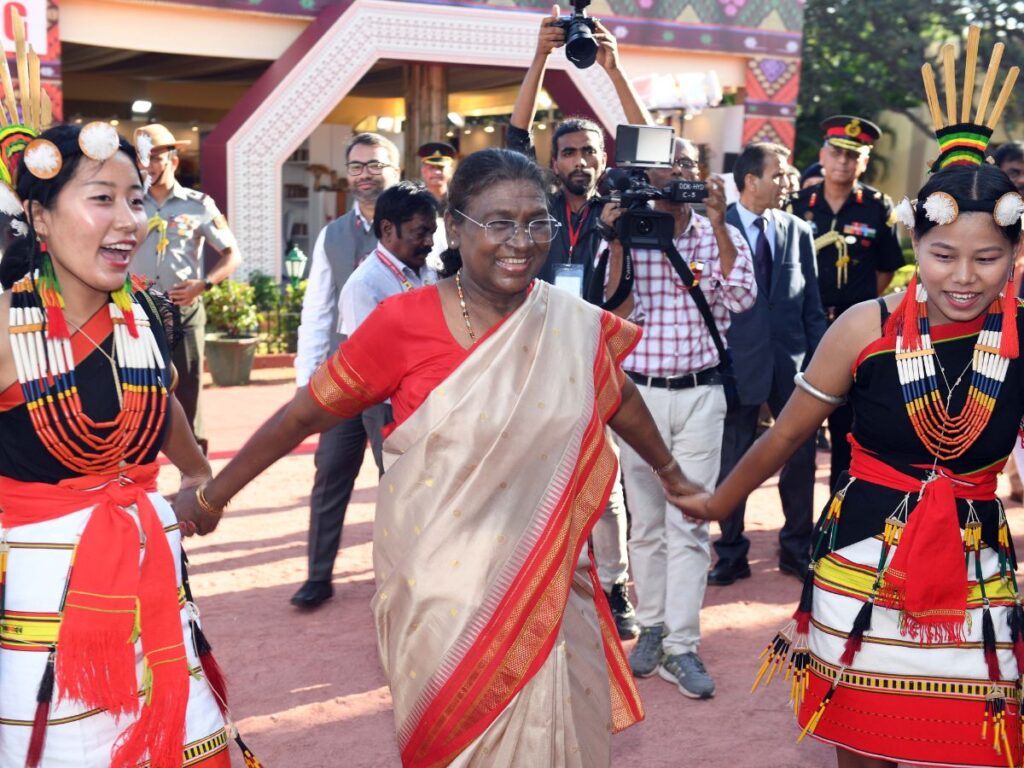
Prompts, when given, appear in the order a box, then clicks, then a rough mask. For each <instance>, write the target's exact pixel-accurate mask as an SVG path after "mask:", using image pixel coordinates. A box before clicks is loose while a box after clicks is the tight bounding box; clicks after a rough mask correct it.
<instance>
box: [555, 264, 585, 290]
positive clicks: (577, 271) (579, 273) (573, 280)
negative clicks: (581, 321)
mask: <svg viewBox="0 0 1024 768" xmlns="http://www.w3.org/2000/svg"><path fill="white" fill-rule="evenodd" d="M555 287H556V288H561V289H562V290H563V291H568V292H569V293H571V294H572V295H573V296H578V297H579V298H581V299H582V298H583V265H582V264H559V265H558V266H556V267H555Z"/></svg>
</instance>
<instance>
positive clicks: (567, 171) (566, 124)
mask: <svg viewBox="0 0 1024 768" xmlns="http://www.w3.org/2000/svg"><path fill="white" fill-rule="evenodd" d="M587 4H588V3H587V2H581V3H579V7H580V8H581V9H582V7H584V6H585V5H587ZM560 18H561V15H560V11H559V8H558V6H557V5H556V6H554V7H553V8H552V9H551V15H550V16H547V17H545V18H544V20H543V21H542V22H541V26H540V34H539V35H538V37H537V50H536V53H535V54H534V57H533V62H532V63H531V64H530V68H529V69H528V70H527V72H526V77H525V78H524V79H523V84H522V86H521V87H520V89H519V95H518V96H517V97H516V103H515V105H514V106H513V108H512V116H511V118H509V128H508V133H507V138H506V142H505V144H506V147H507V148H508V149H514V150H515V151H517V152H522V153H523V154H526V155H529V156H531V157H534V156H535V152H534V147H533V137H532V135H531V134H530V126H531V124H532V123H533V116H534V114H536V111H537V96H538V95H539V93H540V87H541V83H542V82H543V80H544V71H545V69H547V64H548V56H550V55H551V52H552V51H554V50H555V49H556V48H560V47H562V46H564V45H565V30H564V29H562V28H561V27H559V26H556V22H558V21H559V19H560ZM592 21H593V25H594V28H595V32H594V35H593V37H594V41H595V42H596V43H597V45H598V48H597V57H596V62H597V64H598V65H599V66H600V67H601V68H602V69H604V70H605V72H607V73H608V77H609V78H610V79H611V81H612V84H613V85H614V86H615V92H616V93H617V94H618V96H619V100H620V102H621V103H622V109H623V111H624V112H625V113H626V120H627V122H629V123H645V124H648V125H650V124H651V123H652V120H651V116H650V115H649V114H648V112H647V109H646V108H645V107H644V105H643V103H642V102H641V101H640V97H639V96H637V94H636V91H635V90H633V86H632V85H631V84H630V82H629V79H628V78H627V77H626V74H625V72H623V70H622V66H621V64H620V63H619V49H618V45H617V43H616V42H615V37H614V36H612V33H611V32H609V31H608V30H607V29H606V28H605V27H604V25H602V24H601V22H600V21H597V20H596V19H594V20H592ZM606 162H607V156H606V155H605V148H604V131H603V130H601V127H600V126H599V125H598V124H597V123H595V122H593V121H592V120H587V119H585V118H578V117H572V118H567V119H566V120H563V121H562V122H561V123H559V124H558V125H557V126H556V127H555V128H554V130H553V131H552V136H551V171H552V173H554V175H555V176H556V177H557V179H558V183H559V186H560V188H561V189H560V190H559V191H558V192H557V193H556V194H553V195H551V196H550V197H549V198H548V211H549V212H550V213H551V215H552V216H554V217H555V218H556V219H558V221H559V222H561V224H562V226H561V228H560V230H559V234H558V236H557V237H556V238H555V240H554V241H553V242H552V243H551V250H550V252H549V253H548V260H547V264H545V265H544V269H542V270H541V273H540V275H538V277H540V279H541V280H545V281H547V282H549V283H552V282H554V281H555V271H556V267H557V266H558V265H559V264H579V265H582V266H583V285H584V286H586V285H587V284H588V283H589V280H590V277H591V274H592V270H593V262H594V256H595V255H596V254H597V248H598V245H599V244H600V242H601V235H600V233H599V232H598V231H597V225H598V219H599V217H600V213H601V206H602V203H600V202H598V201H597V200H595V199H594V198H595V197H596V196H597V181H598V179H599V178H600V177H601V174H602V173H604V169H605V164H606Z"/></svg>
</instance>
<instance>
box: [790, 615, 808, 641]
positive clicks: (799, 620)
mask: <svg viewBox="0 0 1024 768" xmlns="http://www.w3.org/2000/svg"><path fill="white" fill-rule="evenodd" d="M793 618H794V619H796V631H797V634H799V635H806V634H808V633H809V632H810V631H811V612H810V611H797V612H796V613H794V614H793Z"/></svg>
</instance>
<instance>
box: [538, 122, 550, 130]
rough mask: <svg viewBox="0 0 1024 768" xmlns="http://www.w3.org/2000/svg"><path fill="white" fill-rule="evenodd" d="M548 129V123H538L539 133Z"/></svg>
mask: <svg viewBox="0 0 1024 768" xmlns="http://www.w3.org/2000/svg"><path fill="white" fill-rule="evenodd" d="M547 129H548V124H547V123H537V130H538V131H546V130H547Z"/></svg>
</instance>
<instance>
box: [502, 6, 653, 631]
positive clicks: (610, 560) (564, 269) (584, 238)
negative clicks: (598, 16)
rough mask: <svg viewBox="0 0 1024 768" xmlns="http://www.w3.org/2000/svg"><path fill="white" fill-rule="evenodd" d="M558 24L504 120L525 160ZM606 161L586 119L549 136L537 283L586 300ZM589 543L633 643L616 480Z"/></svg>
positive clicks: (606, 55) (623, 84)
mask: <svg viewBox="0 0 1024 768" xmlns="http://www.w3.org/2000/svg"><path fill="white" fill-rule="evenodd" d="M587 4H588V2H587V1H586V0H584V1H583V2H578V3H577V8H578V9H579V12H580V13H582V9H583V7H584V6H586V5H587ZM560 19H561V15H560V11H559V8H558V6H557V5H556V6H554V7H553V8H552V9H551V15H550V16H547V17H545V18H544V19H543V21H542V22H541V25H540V34H539V35H538V38H537V50H536V53H535V55H534V57H533V62H532V63H531V64H530V68H529V70H528V71H527V73H526V77H525V79H524V80H523V84H522V87H521V88H520V90H519V95H518V96H517V97H516V103H515V106H514V107H513V109H512V117H511V118H510V120H509V128H508V133H507V139H506V146H507V148H508V149H512V150H515V151H517V152H522V153H523V154H525V155H528V156H530V157H535V152H534V147H533V137H532V136H531V134H530V126H531V124H532V123H533V116H534V114H535V112H536V110H537V96H538V94H539V93H540V87H541V82H542V81H543V79H544V70H545V69H546V68H547V63H548V56H549V55H550V54H551V52H552V51H554V50H555V49H557V48H561V47H562V46H564V45H565V41H566V32H565V29H563V28H562V27H561V26H557V25H556V24H557V23H558V22H559V20H560ZM591 21H592V22H593V26H594V32H593V39H594V42H595V43H597V54H596V57H595V61H596V63H597V64H598V65H599V66H600V67H602V68H603V69H604V70H605V72H607V73H608V76H609V78H611V81H612V83H613V85H614V86H615V91H616V93H618V95H619V99H620V100H621V102H622V108H623V110H624V111H625V113H626V116H627V118H628V120H629V122H631V123H648V124H649V123H651V122H652V121H651V119H650V115H649V114H648V113H647V110H646V109H645V108H644V106H643V104H642V103H641V101H640V98H639V97H638V96H637V94H636V92H635V91H634V90H633V86H632V85H630V83H629V80H628V79H627V78H626V75H625V73H624V72H623V71H622V67H621V65H620V63H619V52H618V46H617V45H616V42H615V38H614V37H613V36H612V34H611V32H609V31H608V30H607V29H606V28H605V27H604V26H603V25H602V24H601V22H599V21H597V20H591ZM584 34H585V33H584ZM577 66H578V65H577ZM605 163H606V155H605V149H604V131H603V130H602V129H601V127H600V126H599V125H598V124H597V123H595V122H593V121H592V120H587V119H584V118H569V119H566V120H563V121H562V122H561V123H559V124H558V126H556V127H555V129H554V130H553V131H552V136H551V171H552V172H553V173H554V175H555V176H556V177H557V179H558V182H559V186H560V190H559V191H558V192H557V193H555V194H553V195H549V197H548V211H549V213H550V214H551V215H552V216H553V217H554V218H555V219H557V220H558V221H559V222H560V223H561V225H562V226H561V227H560V228H559V231H558V234H557V235H556V237H555V239H554V240H553V241H552V242H551V249H550V251H549V253H548V258H547V261H546V262H545V264H544V266H543V268H542V269H541V271H540V274H539V275H538V277H539V278H540V279H541V280H544V281H545V282H548V283H557V284H560V285H563V286H564V285H565V283H562V282H561V281H560V280H556V276H557V275H558V274H559V273H560V272H561V273H563V274H570V275H572V276H574V277H575V281H574V283H570V285H576V286H579V289H580V290H582V293H583V295H584V296H589V295H591V294H590V292H589V290H588V286H589V284H590V281H591V278H592V274H593V265H594V257H595V256H596V254H597V251H598V246H599V245H600V244H601V241H602V237H601V234H600V232H599V229H598V224H599V219H600V215H601V207H602V205H603V203H601V202H599V201H598V200H597V199H596V197H597V181H598V179H599V178H600V177H601V174H602V173H604V169H605ZM570 265H572V266H571V267H570ZM593 542H594V553H595V559H596V560H597V566H598V575H599V577H600V580H601V586H602V588H603V589H604V591H605V594H606V595H607V596H608V602H609V605H610V606H611V609H612V614H613V616H614V617H615V626H616V628H617V630H618V633H619V637H620V638H621V639H623V640H629V639H632V638H634V637H636V636H637V634H638V633H639V631H640V628H639V625H638V624H637V622H636V614H635V612H634V611H633V606H632V604H631V603H630V601H629V593H628V591H627V588H626V582H627V581H628V578H629V573H628V572H629V560H628V556H627V552H626V508H625V502H624V499H623V497H622V483H621V481H620V480H619V479H618V478H617V479H616V482H615V486H614V487H613V488H612V496H611V500H610V501H609V503H608V509H607V510H606V512H605V514H604V515H603V516H602V517H601V519H600V520H599V521H598V523H597V525H596V526H595V527H594V533H593Z"/></svg>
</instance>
